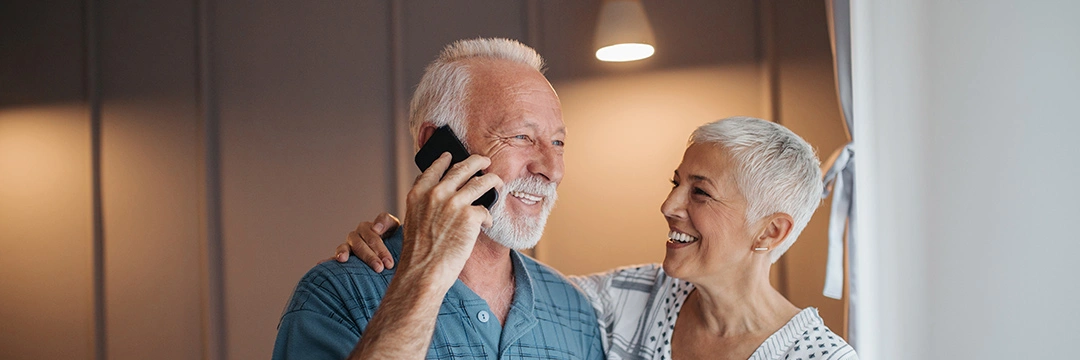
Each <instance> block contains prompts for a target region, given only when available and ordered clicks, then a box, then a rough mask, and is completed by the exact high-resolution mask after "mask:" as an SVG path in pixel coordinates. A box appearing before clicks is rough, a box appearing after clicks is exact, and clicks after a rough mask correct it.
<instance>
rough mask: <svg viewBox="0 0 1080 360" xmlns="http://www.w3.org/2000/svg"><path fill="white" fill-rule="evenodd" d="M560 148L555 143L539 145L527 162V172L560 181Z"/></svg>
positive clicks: (561, 175)
mask: <svg viewBox="0 0 1080 360" xmlns="http://www.w3.org/2000/svg"><path fill="white" fill-rule="evenodd" d="M560 150H561V149H557V148H556V147H555V145H547V146H541V147H539V148H538V149H537V151H536V154H534V157H533V159H532V161H530V162H529V166H528V169H529V172H531V173H533V174H537V175H540V176H543V177H544V178H545V179H547V180H548V181H553V182H555V183H556V184H557V183H560V182H562V177H563V156H562V152H561V151H560Z"/></svg>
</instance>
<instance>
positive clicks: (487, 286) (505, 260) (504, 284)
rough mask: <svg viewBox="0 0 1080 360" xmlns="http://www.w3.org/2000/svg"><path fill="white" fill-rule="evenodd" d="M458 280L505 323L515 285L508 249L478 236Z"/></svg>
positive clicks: (485, 237)
mask: <svg viewBox="0 0 1080 360" xmlns="http://www.w3.org/2000/svg"><path fill="white" fill-rule="evenodd" d="M458 279H460V280H461V282H463V283H465V286H468V287H469V289H471V290H472V291H473V292H475V293H476V295H479V296H480V298H482V299H484V301H487V303H488V306H489V307H491V311H493V312H494V313H495V316H496V317H497V318H498V319H499V322H500V323H505V321H506V315H507V314H508V313H509V312H510V304H511V303H512V300H513V294H514V285H515V284H514V266H513V264H512V263H511V261H510V249H509V248H507V247H505V246H502V245H500V244H499V243H496V242H495V241H493V240H491V239H490V238H488V237H487V235H484V234H480V237H479V238H477V240H476V245H474V246H473V251H472V255H470V256H469V260H467V261H466V262H465V267H464V268H463V269H461V275H459V276H458Z"/></svg>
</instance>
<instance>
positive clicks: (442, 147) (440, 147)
mask: <svg viewBox="0 0 1080 360" xmlns="http://www.w3.org/2000/svg"><path fill="white" fill-rule="evenodd" d="M444 152H449V153H450V156H451V157H452V159H451V160H450V165H454V164H457V163H459V162H461V161H464V160H465V159H467V158H468V157H469V151H468V150H465V145H462V144H461V141H459V140H458V138H457V136H456V135H454V132H453V131H452V130H450V127H449V126H442V127H440V128H438V129H436V130H435V133H433V134H432V135H431V138H430V139H428V141H427V142H426V143H424V146H422V147H420V151H418V152H416V157H414V158H413V160H415V161H416V166H417V167H419V168H420V171H424V170H427V168H428V167H430V166H431V163H433V162H435V160H436V159H438V158H439V156H440V155H442V153H444ZM480 175H484V172H483V171H477V172H476V175H473V177H476V176H480ZM498 199H499V193H498V192H496V191H495V189H494V188H492V189H491V190H488V192H486V193H484V195H481V196H480V198H478V199H476V201H473V203H472V204H473V205H483V206H484V207H485V208H487V209H488V210H491V205H494V204H495V201H496V200H498Z"/></svg>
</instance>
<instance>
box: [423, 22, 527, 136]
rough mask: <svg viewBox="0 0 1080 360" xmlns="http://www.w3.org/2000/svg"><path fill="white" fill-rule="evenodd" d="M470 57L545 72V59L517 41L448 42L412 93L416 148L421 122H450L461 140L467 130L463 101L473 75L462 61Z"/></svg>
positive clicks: (489, 39)
mask: <svg viewBox="0 0 1080 360" xmlns="http://www.w3.org/2000/svg"><path fill="white" fill-rule="evenodd" d="M470 58H489V59H503V60H510V61H513V62H516V63H521V64H525V65H528V66H529V67H532V68H533V69H536V71H540V72H543V71H544V58H542V57H540V54H537V53H536V50H533V49H532V48H530V47H528V46H525V45H524V44H522V43H520V42H517V41H516V40H510V39H502V38H477V39H470V40H458V41H456V42H454V43H453V44H450V45H447V46H446V48H443V51H442V53H440V54H439V57H438V58H437V59H435V61H433V62H431V64H428V66H427V68H425V69H424V76H423V77H421V78H420V84H419V85H418V86H417V87H416V92H415V93H414V94H413V98H412V104H411V105H410V109H409V130H410V131H411V132H412V136H413V140H414V142H417V144H416V148H417V149H419V148H420V144H419V143H418V142H419V139H420V126H421V125H423V124H424V123H432V124H434V125H435V126H443V125H450V129H451V130H453V131H454V134H456V135H457V136H458V138H459V139H461V140H462V142H464V140H465V134H467V133H468V128H467V127H466V126H465V125H466V124H465V116H466V114H465V111H466V101H467V100H468V99H469V92H468V89H469V82H470V81H471V77H472V76H471V74H469V71H468V70H469V69H468V65H466V64H465V62H463V61H461V60H465V59H470ZM466 146H468V145H466Z"/></svg>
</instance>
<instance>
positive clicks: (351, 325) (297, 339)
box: [273, 264, 362, 360]
mask: <svg viewBox="0 0 1080 360" xmlns="http://www.w3.org/2000/svg"><path fill="white" fill-rule="evenodd" d="M331 265H333V264H331ZM327 267H328V266H321V265H320V266H317V267H316V268H315V269H312V271H310V272H308V274H307V275H304V278H303V279H301V280H300V283H299V284H298V285H297V286H296V291H295V292H294V293H293V296H292V298H291V299H290V300H289V305H288V306H287V307H286V308H285V313H284V314H282V316H281V323H280V324H279V325H278V334H277V339H276V340H275V342H274V353H273V359H282V360H284V359H334V360H341V359H345V358H346V357H348V356H349V353H350V352H352V349H353V347H355V346H356V343H357V342H358V341H359V340H360V336H361V332H360V330H359V329H361V328H362V327H361V326H359V325H358V324H356V323H355V321H353V320H351V316H349V313H348V310H347V309H345V305H344V304H345V301H344V298H343V297H342V296H341V294H340V291H341V289H342V288H341V287H339V286H337V285H338V284H337V283H335V282H334V280H333V279H334V277H333V276H330V274H329V270H328V268H327Z"/></svg>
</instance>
